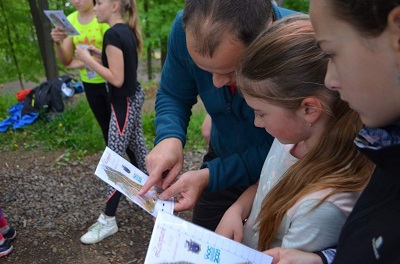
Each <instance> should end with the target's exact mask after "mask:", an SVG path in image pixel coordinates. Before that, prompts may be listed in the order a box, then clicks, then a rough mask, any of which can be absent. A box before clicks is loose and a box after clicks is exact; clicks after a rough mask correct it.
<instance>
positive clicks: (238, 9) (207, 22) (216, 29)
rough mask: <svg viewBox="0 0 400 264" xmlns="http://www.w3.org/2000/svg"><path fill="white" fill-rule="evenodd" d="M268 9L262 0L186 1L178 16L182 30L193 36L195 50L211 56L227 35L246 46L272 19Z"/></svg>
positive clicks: (269, 7)
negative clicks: (180, 18) (181, 21)
mask: <svg viewBox="0 0 400 264" xmlns="http://www.w3.org/2000/svg"><path fill="white" fill-rule="evenodd" d="M272 12H273V10H272V4H271V1H266V0H187V1H185V7H184V10H183V18H182V19H183V26H184V28H185V31H186V33H188V32H191V33H192V34H193V36H194V37H195V38H196V43H197V46H198V53H199V54H201V55H203V56H205V55H207V56H210V57H212V56H213V54H214V52H215V50H216V49H217V48H218V47H219V45H220V44H221V42H222V41H223V40H224V39H225V38H227V37H231V36H233V37H234V38H235V39H237V40H239V41H241V42H242V43H243V44H244V45H245V46H248V45H250V43H251V42H252V41H253V40H254V39H255V38H256V37H257V36H258V35H259V34H260V32H261V31H263V30H264V29H265V28H266V27H267V25H268V23H269V22H270V21H271V20H272V16H273V15H272Z"/></svg>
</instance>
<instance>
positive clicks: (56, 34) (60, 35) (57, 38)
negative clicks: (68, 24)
mask: <svg viewBox="0 0 400 264" xmlns="http://www.w3.org/2000/svg"><path fill="white" fill-rule="evenodd" d="M50 36H51V38H52V39H53V41H54V42H55V43H56V44H58V45H60V44H61V43H62V41H63V40H64V39H65V38H67V37H68V35H67V33H66V32H65V30H63V29H61V28H58V27H56V28H53V29H52V30H51V33H50Z"/></svg>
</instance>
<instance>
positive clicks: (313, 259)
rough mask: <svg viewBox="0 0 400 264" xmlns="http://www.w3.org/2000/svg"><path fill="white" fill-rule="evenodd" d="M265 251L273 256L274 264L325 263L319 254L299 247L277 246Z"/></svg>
mask: <svg viewBox="0 0 400 264" xmlns="http://www.w3.org/2000/svg"><path fill="white" fill-rule="evenodd" d="M264 253H265V254H267V255H270V256H272V257H273V261H272V264H323V263H322V259H321V258H320V257H319V256H318V255H317V254H314V253H310V252H304V251H300V250H297V249H291V248H279V247H277V248H273V249H269V250H267V251H264Z"/></svg>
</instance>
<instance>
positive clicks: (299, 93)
mask: <svg viewBox="0 0 400 264" xmlns="http://www.w3.org/2000/svg"><path fill="white" fill-rule="evenodd" d="M244 54H245V55H244V58H243V59H242V65H241V68H240V69H239V70H238V72H237V85H238V87H239V91H240V92H241V93H242V94H245V95H248V96H251V97H255V98H259V99H261V100H265V101H268V102H269V103H272V104H275V105H278V106H281V107H284V108H287V109H289V110H293V111H295V110H297V109H299V107H300V105H301V102H302V100H303V99H304V98H307V97H314V98H317V99H318V100H319V101H320V102H321V103H322V108H323V111H326V112H327V113H328V115H329V120H328V122H327V124H326V126H325V129H324V132H323V134H322V136H321V138H320V140H319V142H318V144H317V146H315V147H314V148H313V149H311V150H310V151H309V152H308V153H307V154H306V155H305V156H304V157H302V158H301V159H300V160H299V161H298V162H296V163H295V164H294V165H293V166H291V167H290V168H289V169H288V171H287V172H286V173H285V174H284V175H283V176H282V178H281V179H280V181H279V182H278V183H277V184H276V185H275V186H274V187H273V188H272V189H271V191H270V192H269V193H268V195H267V196H266V197H265V198H264V200H263V203H262V206H261V210H260V214H259V216H258V219H257V221H258V229H259V241H258V249H259V250H261V251H263V250H266V249H268V248H269V247H270V245H271V242H272V241H273V239H274V236H275V235H276V232H277V230H278V228H279V225H280V224H281V221H282V219H283V217H284V216H285V214H286V213H287V211H288V210H289V209H290V208H291V207H292V206H293V205H294V204H295V203H296V202H297V201H299V199H300V198H301V197H303V196H305V195H306V194H309V193H312V192H315V191H318V190H322V189H328V188H332V192H331V193H330V194H329V195H327V196H326V197H324V199H323V200H325V199H327V198H328V197H329V196H331V195H333V194H335V193H340V192H355V191H360V190H362V189H363V188H364V187H365V185H366V184H367V183H368V180H369V177H370V175H371V173H372V170H373V164H372V163H371V162H370V161H369V160H368V159H367V158H366V157H364V155H362V154H360V153H359V152H358V150H357V149H356V147H355V145H354V143H353V140H354V138H355V137H356V134H357V131H358V130H359V129H361V128H362V123H361V120H360V118H359V116H358V114H357V113H356V112H355V111H353V110H351V109H350V108H349V106H348V105H347V103H345V102H343V101H342V100H341V99H340V98H339V95H338V93H337V92H335V91H331V90H328V89H326V88H325V86H324V77H325V73H326V67H327V62H328V60H327V58H326V57H325V55H324V54H323V52H322V51H321V50H320V49H319V48H318V46H317V45H316V42H315V36H314V31H313V28H312V26H311V23H310V21H309V19H308V16H305V15H296V16H291V17H287V18H285V19H282V20H279V21H277V22H275V23H274V25H273V26H272V27H270V28H269V29H268V30H266V31H265V32H263V33H262V34H261V35H260V36H259V37H258V38H257V39H256V40H255V41H254V42H253V43H252V44H251V45H250V46H249V48H248V49H247V51H246V52H245V53H244ZM323 200H322V201H321V202H320V203H319V204H318V205H316V206H315V207H314V208H316V207H318V206H319V205H320V204H321V203H322V202H323ZM314 208H313V209H314Z"/></svg>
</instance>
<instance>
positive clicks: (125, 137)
mask: <svg viewBox="0 0 400 264" xmlns="http://www.w3.org/2000/svg"><path fill="white" fill-rule="evenodd" d="M143 102H144V92H143V90H142V89H141V88H140V86H139V87H138V89H137V91H136V93H135V95H133V96H131V97H124V98H117V99H116V100H114V101H113V102H112V103H111V120H110V128H109V131H108V147H109V148H110V149H112V150H113V151H115V152H116V153H118V154H119V155H120V156H122V157H123V156H124V153H125V152H126V149H127V148H129V149H130V150H131V151H132V152H133V154H134V156H133V157H130V159H131V163H132V164H133V165H135V166H136V167H137V168H138V169H140V170H141V171H143V172H144V173H147V172H146V164H145V157H146V155H147V148H146V145H145V142H144V137H143V128H142V112H141V111H142V105H143ZM121 195H122V194H121V193H120V192H118V191H117V190H115V189H114V188H112V187H111V186H109V185H108V186H107V197H108V198H107V203H106V209H105V212H104V213H105V215H107V216H115V214H116V211H117V207H118V204H119V200H120V198H121Z"/></svg>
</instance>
